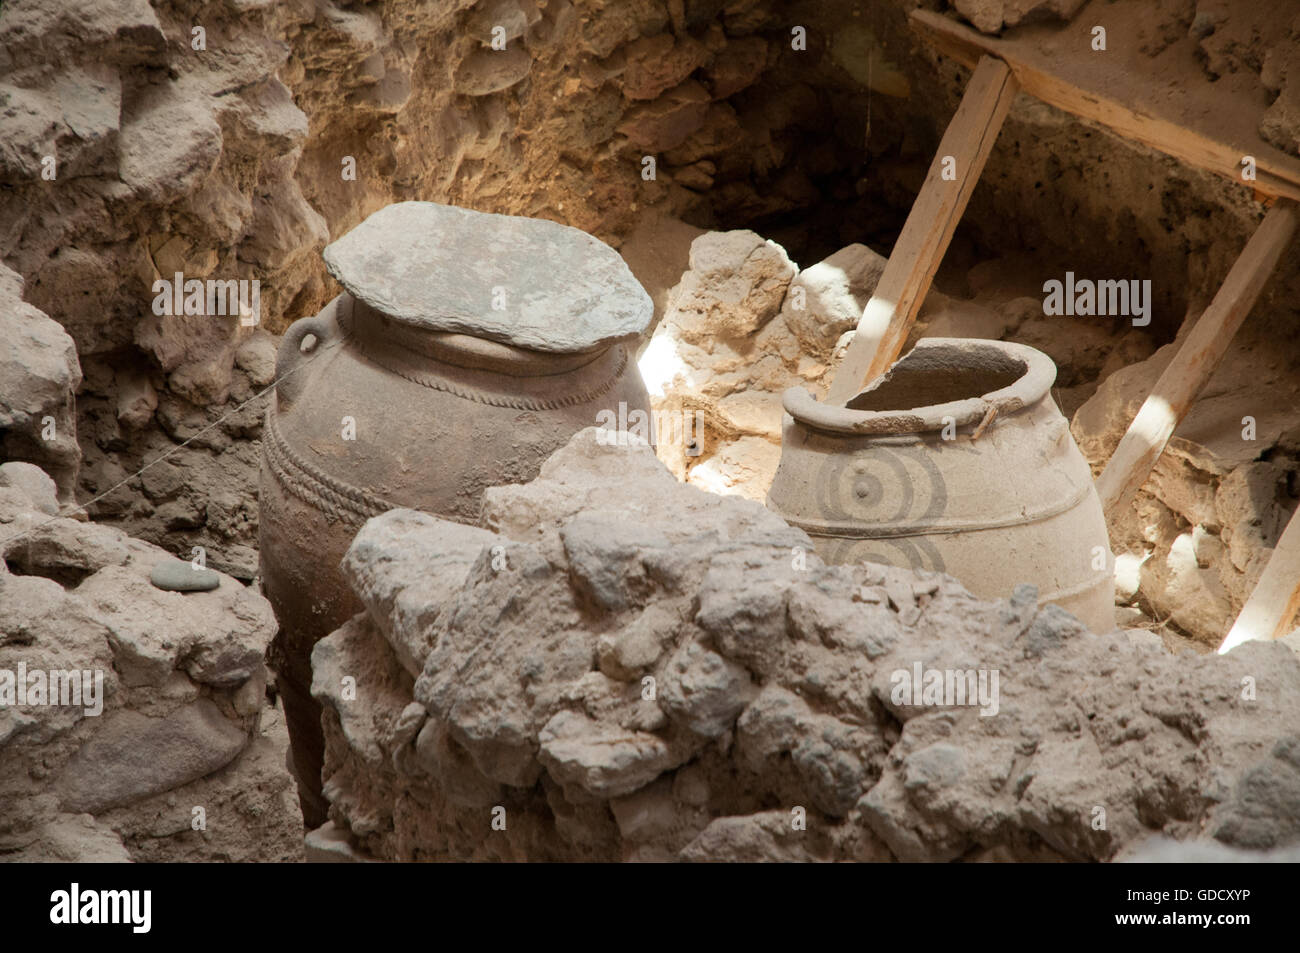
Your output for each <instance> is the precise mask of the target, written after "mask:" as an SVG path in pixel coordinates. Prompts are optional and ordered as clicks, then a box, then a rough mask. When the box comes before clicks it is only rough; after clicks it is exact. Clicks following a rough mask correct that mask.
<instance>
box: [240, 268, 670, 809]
mask: <svg viewBox="0 0 1300 953" xmlns="http://www.w3.org/2000/svg"><path fill="white" fill-rule="evenodd" d="M310 337H314V338H315V344H314V345H312V346H310V349H309V350H306V351H303V350H302V345H303V343H304V340H307V343H308V344H310V340H309V338H310ZM276 377H277V379H279V380H280V383H279V385H278V387H277V394H276V400H275V403H274V404H273V406H272V407H271V408H270V410H269V411H268V413H267V420H266V428H265V433H264V436H263V440H262V471H261V486H260V526H259V542H260V549H261V553H260V555H261V572H262V586H263V590H264V592H265V594H266V596H267V598H268V599H270V601H271V604H272V606H273V607H274V609H275V614H276V617H277V619H278V620H279V622H280V636H279V638H278V639H277V645H276V649H275V652H274V653H273V654H274V656H275V662H276V667H277V669H278V671H279V676H280V677H279V680H278V681H279V687H280V690H281V692H282V694H283V695H284V698H285V709H286V715H287V720H288V722H289V730H290V737H291V741H292V745H293V756H294V762H295V769H296V773H297V775H298V780H299V786H300V791H301V792H302V801H303V810H304V815H305V818H304V819H305V820H306V822H307V824H308V825H309V826H317V825H318V824H319V823H323V821H324V819H325V817H324V811H325V808H326V804H325V802H324V800H323V799H321V797H320V765H321V755H322V750H323V747H322V740H321V729H320V709H319V706H318V705H317V704H316V702H315V701H314V700H313V699H312V698H311V697H310V685H311V666H310V654H311V649H312V646H313V645H314V644H315V643H316V641H317V640H319V639H320V638H322V637H323V636H325V635H328V634H329V633H330V632H331V631H333V630H334V629H336V628H338V627H339V626H341V625H342V624H343V623H344V622H346V621H347V620H348V619H349V618H350V617H351V616H353V615H355V614H356V613H357V612H359V611H361V605H360V603H359V601H358V600H357V598H356V597H355V596H354V595H353V593H352V591H351V589H350V588H349V587H348V585H347V583H346V582H345V581H344V579H343V578H342V575H341V574H340V571H339V562H340V560H341V559H342V557H343V555H344V552H345V551H346V550H347V547H348V545H349V544H350V543H351V541H352V538H353V536H354V535H355V534H356V532H357V530H358V528H359V527H360V526H361V524H362V523H363V522H364V521H365V520H366V519H368V518H370V517H371V516H375V515H377V514H379V513H382V512H384V511H385V510H388V509H391V508H393V507H399V506H402V507H414V508H416V509H420V510H424V511H425V512H428V513H432V514H435V515H438V516H442V517H445V518H447V519H452V520H457V521H459V522H464V523H475V522H477V520H478V517H479V506H480V501H481V497H482V494H483V491H484V489H486V488H487V487H490V486H494V485H499V484H505V483H522V482H527V481H529V480H531V479H533V478H534V477H535V476H536V475H537V473H538V471H539V469H540V467H541V464H542V463H543V461H545V460H546V458H547V457H548V456H550V454H551V453H553V452H554V451H555V450H557V449H558V448H559V447H561V446H563V445H564V444H565V443H566V442H568V440H569V438H570V437H571V436H572V435H573V434H574V433H576V432H577V431H579V430H582V429H583V428H585V427H590V426H594V425H595V424H596V420H597V416H596V415H597V413H598V412H599V411H601V410H602V409H606V408H613V409H617V407H618V405H619V402H620V401H622V402H626V404H627V406H628V407H629V408H639V409H642V410H648V409H649V400H648V398H647V396H646V391H645V388H644V385H643V384H642V383H641V379H640V376H639V374H638V373H637V371H636V367H635V365H634V364H633V363H632V362H631V361H630V360H629V355H628V350H627V347H626V346H625V345H624V344H612V345H607V346H604V347H601V348H596V349H593V350H591V351H590V352H588V353H581V354H556V353H551V354H546V353H541V352H537V351H528V350H524V349H520V348H516V347H513V346H511V345H507V344H503V343H498V342H494V341H487V340H483V339H480V338H475V337H470V336H467V335H463V334H453V333H445V332H437V331H430V330H428V329H422V328H417V327H412V326H410V325H409V324H405V323H402V322H399V321H397V320H394V319H393V318H391V317H389V316H387V315H385V314H383V313H381V312H379V311H377V310H374V309H372V308H370V307H369V306H367V305H365V304H363V303H362V302H360V301H357V300H354V299H353V298H352V297H351V296H350V295H349V294H346V293H345V294H343V295H340V296H339V297H338V298H336V299H334V301H332V302H331V303H330V304H329V305H328V306H327V307H326V308H325V309H324V310H323V311H322V312H321V313H320V314H319V315H317V316H315V317H311V318H305V319H303V320H301V321H298V322H296V323H295V324H294V325H293V326H291V327H290V328H289V330H288V332H287V333H286V334H285V337H284V340H283V342H282V345H281V349H280V354H279V359H278V362H277V367H276ZM349 437H351V438H352V439H348V438H349Z"/></svg>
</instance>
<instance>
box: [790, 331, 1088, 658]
mask: <svg viewBox="0 0 1300 953" xmlns="http://www.w3.org/2000/svg"><path fill="white" fill-rule="evenodd" d="M1055 379H1056V366H1055V365H1054V364H1053V363H1052V361H1051V359H1050V358H1049V357H1047V355H1045V354H1043V353H1042V352H1041V351H1037V350H1034V349H1033V348H1030V347H1025V346H1023V345H1019V344H1010V343H1005V342H1001V341H982V340H968V339H956V338H929V339H924V340H922V341H921V342H920V343H919V344H917V346H916V347H915V348H914V349H913V350H912V351H911V352H910V353H909V354H908V355H906V356H905V357H904V358H903V359H902V360H901V361H899V362H898V363H897V364H895V365H894V366H893V368H892V369H891V370H890V372H889V373H888V374H886V375H885V376H884V377H883V378H881V379H880V380H879V381H877V382H876V383H875V384H873V385H872V386H871V387H870V388H869V389H867V390H865V391H863V392H862V393H860V394H859V395H858V396H857V397H855V398H853V399H852V400H850V401H849V402H848V404H847V405H846V406H843V407H840V406H834V405H828V404H822V403H819V402H817V401H816V400H814V399H813V397H812V395H810V394H809V393H808V392H807V391H805V390H802V389H800V388H792V389H791V390H789V391H787V392H786V394H785V397H784V405H785V410H786V417H785V423H784V430H783V433H782V443H781V462H780V465H779V466H778V467H777V471H776V476H775V478H774V479H773V481H772V487H771V490H770V491H769V493H768V500H767V503H768V506H769V507H770V508H771V509H773V510H775V511H776V512H777V513H779V514H780V515H781V516H782V517H784V518H785V519H786V520H787V521H788V522H790V523H791V524H793V525H795V526H798V527H800V528H801V529H803V530H805V531H806V532H807V533H808V534H809V536H811V537H812V539H813V543H814V545H815V546H816V548H817V551H818V553H819V555H821V556H822V558H824V559H825V560H826V561H827V562H830V563H841V564H843V563H855V562H875V563H884V564H887V565H893V566H909V567H913V568H923V569H932V570H939V571H941V572H946V573H949V574H951V575H953V576H955V577H957V579H959V580H960V581H961V582H962V583H963V584H964V585H965V586H966V588H968V589H969V590H970V591H971V592H972V593H974V594H975V595H977V596H981V597H983V598H989V599H995V598H1006V597H1007V596H1009V595H1010V594H1011V591H1012V589H1013V588H1014V587H1015V586H1016V585H1017V584H1018V583H1031V584H1033V585H1035V586H1037V587H1038V592H1039V601H1040V602H1042V603H1048V602H1054V603H1057V604H1059V605H1061V606H1062V607H1063V608H1065V609H1067V610H1069V611H1070V612H1072V613H1074V614H1075V615H1076V616H1078V617H1079V618H1080V619H1081V620H1082V621H1083V622H1084V623H1085V624H1087V625H1088V626H1089V627H1090V628H1092V629H1093V630H1094V631H1103V632H1104V631H1109V630H1110V629H1112V628H1113V627H1114V579H1113V574H1112V568H1113V567H1112V561H1111V554H1110V543H1109V538H1108V535H1107V531H1106V521H1105V518H1104V516H1103V514H1102V509H1101V504H1100V502H1099V500H1098V498H1097V493H1096V491H1095V489H1094V488H1093V484H1092V475H1091V471H1090V470H1089V468H1088V464H1087V461H1086V460H1084V458H1083V454H1082V453H1080V451H1079V448H1078V447H1077V446H1076V445H1075V442H1074V439H1073V437H1071V435H1070V428H1069V425H1068V423H1067V422H1066V420H1065V418H1064V417H1063V416H1062V415H1061V412H1060V411H1059V410H1058V409H1057V407H1056V404H1055V402H1054V401H1053V400H1052V397H1051V393H1050V391H1051V386H1052V383H1053V382H1054V381H1055Z"/></svg>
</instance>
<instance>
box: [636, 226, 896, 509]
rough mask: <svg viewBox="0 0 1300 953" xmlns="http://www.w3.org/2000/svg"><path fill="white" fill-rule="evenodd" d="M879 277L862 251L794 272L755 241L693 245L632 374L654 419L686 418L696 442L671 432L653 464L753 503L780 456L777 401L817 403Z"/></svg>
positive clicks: (873, 258) (767, 244) (714, 239)
mask: <svg viewBox="0 0 1300 953" xmlns="http://www.w3.org/2000/svg"><path fill="white" fill-rule="evenodd" d="M883 268H884V259H883V258H881V257H880V256H879V255H877V254H876V253H875V252H873V251H872V250H871V249H869V248H867V247H866V246H865V245H850V246H848V247H847V248H844V249H841V250H840V251H838V252H836V253H835V254H834V255H832V256H830V257H829V258H827V259H826V260H825V261H822V262H819V263H818V264H815V265H813V266H812V267H810V268H806V269H804V270H803V271H799V269H798V266H797V265H796V264H795V263H794V262H792V261H791V260H790V258H789V256H788V255H787V254H786V252H785V250H784V249H783V248H781V246H780V245H778V244H776V243H775V242H773V241H771V240H765V239H764V238H762V237H761V236H760V235H758V234H756V233H755V232H752V231H747V230H737V231H729V232H706V233H704V234H703V235H701V236H699V237H698V238H696V239H695V240H694V241H693V242H692V243H691V250H690V260H689V267H688V269H687V271H686V272H685V273H684V274H683V275H682V277H681V281H680V282H679V283H678V284H677V285H676V286H675V287H673V288H672V289H671V291H670V292H669V293H668V297H667V301H666V304H665V307H664V315H663V318H662V320H661V321H660V322H659V325H658V326H657V328H656V329H655V332H654V335H653V337H652V338H651V339H650V342H649V344H648V345H647V346H646V348H645V351H644V352H643V354H642V356H641V359H640V365H639V366H640V369H641V376H642V377H643V378H644V380H645V382H646V387H647V389H648V390H649V392H650V397H651V401H652V405H653V407H654V409H655V410H656V411H658V412H659V413H661V414H664V415H667V416H668V418H669V419H672V415H675V414H690V415H694V417H695V421H696V424H695V428H694V429H695V431H696V432H698V434H699V436H700V439H699V440H698V441H697V442H696V443H695V444H693V445H692V444H689V443H687V442H686V441H682V440H676V441H675V440H673V439H671V434H670V435H669V436H670V438H669V439H660V440H659V442H658V443H657V444H656V449H657V451H658V454H659V457H660V459H661V460H663V461H664V463H665V464H666V465H667V466H668V467H669V468H670V469H671V470H672V471H673V473H675V474H676V475H677V476H678V477H679V478H681V479H684V480H685V481H686V482H688V483H691V484H694V485H696V486H699V487H702V488H704V489H707V490H710V491H712V492H715V493H734V494H738V495H740V496H745V497H747V498H749V499H755V500H762V499H763V498H764V497H765V496H766V494H767V488H768V485H769V484H770V483H771V482H772V476H773V474H775V472H776V465H777V463H778V461H779V460H780V456H781V415H782V413H783V411H782V409H781V395H782V393H783V392H784V391H785V390H786V388H788V387H793V386H796V385H798V386H803V387H807V388H808V389H809V390H811V391H812V392H813V393H815V394H817V395H818V396H821V395H822V394H824V393H825V390H826V388H827V386H829V383H830V374H829V372H830V368H831V367H832V366H833V362H834V360H836V359H837V354H836V348H837V345H838V344H840V343H841V339H842V338H843V337H844V335H845V333H846V332H848V331H851V330H852V329H853V328H854V327H856V326H857V322H858V318H859V317H860V316H861V314H862V309H863V307H865V306H866V303H867V300H868V299H869V298H870V297H871V291H872V289H874V288H875V286H876V282H877V281H878V280H879V279H880V273H881V270H882V269H883ZM660 436H662V435H660Z"/></svg>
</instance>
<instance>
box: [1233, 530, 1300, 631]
mask: <svg viewBox="0 0 1300 953" xmlns="http://www.w3.org/2000/svg"><path fill="white" fill-rule="evenodd" d="M1296 612H1300V511H1297V513H1296V514H1295V515H1294V516H1292V517H1291V519H1290V521H1289V522H1288V523H1287V526H1286V529H1284V530H1283V531H1282V536H1281V538H1280V539H1279V540H1278V541H1277V546H1276V547H1274V549H1273V555H1272V556H1270V557H1269V560H1268V565H1266V566H1265V567H1264V572H1263V574H1262V575H1260V577H1259V582H1258V583H1256V585H1255V591H1254V592H1252V593H1251V594H1250V598H1249V599H1247V600H1246V604H1245V605H1244V606H1242V608H1241V614H1240V615H1238V616H1237V621H1236V622H1234V623H1233V624H1232V628H1231V629H1230V630H1229V631H1228V636H1227V638H1225V639H1224V640H1223V644H1222V645H1221V646H1219V653H1220V654H1222V653H1224V652H1227V651H1229V650H1231V649H1234V648H1236V647H1237V646H1238V645H1240V644H1241V643H1243V642H1249V641H1251V640H1252V639H1280V638H1282V636H1284V635H1286V634H1287V633H1288V632H1289V631H1290V629H1289V628H1288V626H1289V625H1290V623H1291V621H1292V620H1293V619H1294V618H1295V616H1296Z"/></svg>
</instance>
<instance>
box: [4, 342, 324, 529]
mask: <svg viewBox="0 0 1300 953" xmlns="http://www.w3.org/2000/svg"><path fill="white" fill-rule="evenodd" d="M346 340H347V335H343V336H341V337H340V338H339V339H338V340H336V341H333V342H331V343H329V344H326V345H324V346H321V345H320V344H319V343H318V344H317V346H316V347H314V348H312V356H316V355H317V354H324V353H325V352H326V351H329V350H332V349H333V348H336V347H338V346H339V345H341V344H342V343H343V342H344V341H346ZM306 366H307V362H305V361H300V362H298V363H296V364H295V365H294V366H293V368H292V369H291V370H289V371H288V373H286V374H284V376H282V377H277V378H276V379H275V380H273V381H271V383H270V384H268V385H267V386H266V387H265V388H264V389H263V390H261V391H259V392H257V393H256V394H254V395H253V396H252V397H250V398H248V400H246V401H244V402H243V403H242V404H240V405H239V406H238V407H235V408H234V409H233V410H231V411H229V412H228V413H225V414H223V415H222V416H220V417H218V418H217V419H216V420H214V421H212V423H210V424H208V425H207V426H206V427H204V428H203V429H202V430H199V431H197V432H195V433H194V434H193V435H191V436H189V437H187V438H185V440H184V441H182V442H181V443H178V444H176V446H174V447H172V448H171V449H170V450H167V451H166V452H164V453H163V454H162V455H161V456H158V457H156V458H155V459H153V460H150V461H149V462H148V463H146V464H145V465H144V466H142V467H141V468H140V469H139V470H137V471H136V472H135V473H132V474H131V475H130V476H127V477H125V478H123V479H122V480H120V481H118V482H117V483H115V484H113V485H112V486H110V487H109V488H108V489H107V490H105V491H104V492H103V493H100V494H99V495H98V496H96V497H95V498H94V499H91V500H87V501H86V502H85V503H80V504H78V506H80V507H81V508H82V509H87V510H88V509H89V508H90V507H92V506H94V505H95V504H96V503H98V502H99V501H100V500H102V499H103V498H104V497H106V496H108V495H109V494H110V493H113V492H114V491H116V490H119V489H121V488H122V487H124V486H126V485H127V484H128V483H130V482H131V481H132V480H134V479H136V478H138V477H139V476H140V475H141V474H142V473H144V472H145V471H146V470H148V469H149V468H150V467H152V466H153V465H154V464H157V463H162V462H163V461H164V460H166V459H167V458H168V457H170V456H171V455H172V454H174V453H176V452H177V451H180V450H184V449H185V447H187V446H188V445H189V444H190V443H192V442H193V441H195V440H197V439H199V437H202V436H203V435H204V434H205V433H207V432H208V431H209V430H211V429H212V428H213V427H217V426H220V425H221V424H222V423H224V422H225V421H226V420H228V419H230V418H231V417H233V416H234V415H235V414H237V413H239V412H240V411H241V410H243V409H244V408H245V407H247V406H248V405H249V404H251V403H253V402H254V401H256V400H261V399H262V398H263V397H265V396H266V395H267V394H269V393H270V392H271V391H273V390H275V388H276V386H277V385H278V384H279V383H280V382H281V381H284V380H288V379H289V378H290V377H292V376H293V375H294V374H296V373H298V372H299V371H300V370H302V369H303V368H304V367H306ZM59 519H65V517H64V516H63V514H61V513H59V514H55V515H54V516H50V517H48V518H47V519H45V520H42V521H41V522H39V523H37V524H36V525H35V526H29V527H28V528H27V529H25V530H23V531H22V532H21V533H15V534H14V535H13V536H6V537H5V538H4V539H0V548H7V547H8V544H9V543H12V542H13V541H14V540H16V539H22V538H23V537H24V536H27V535H30V534H31V533H34V532H36V531H37V530H38V529H40V528H41V527H43V526H48V525H49V524H50V523H53V522H54V521H55V520H59Z"/></svg>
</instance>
